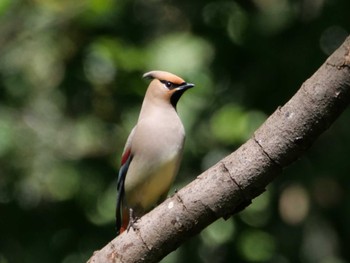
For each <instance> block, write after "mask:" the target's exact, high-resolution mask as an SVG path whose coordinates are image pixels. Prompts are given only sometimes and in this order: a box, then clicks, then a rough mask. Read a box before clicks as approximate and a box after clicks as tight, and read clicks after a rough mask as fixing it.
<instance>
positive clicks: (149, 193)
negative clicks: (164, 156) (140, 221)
mask: <svg viewBox="0 0 350 263" xmlns="http://www.w3.org/2000/svg"><path fill="white" fill-rule="evenodd" d="M177 164H178V156H176V157H175V158H173V159H172V160H170V161H168V162H165V163H164V164H162V165H161V166H160V167H158V169H156V171H153V172H152V171H150V172H148V173H147V171H144V170H141V169H137V168H138V167H135V169H133V167H130V168H131V169H130V168H129V171H128V174H127V176H126V181H125V196H126V204H127V206H128V207H129V208H133V209H134V210H135V211H136V214H139V213H141V214H143V213H145V212H147V211H149V210H150V209H152V207H153V206H155V205H156V204H157V203H158V202H160V201H162V200H160V199H162V198H165V196H166V194H167V192H168V191H169V188H170V186H171V184H172V182H173V180H174V177H175V175H176V173H177Z"/></svg>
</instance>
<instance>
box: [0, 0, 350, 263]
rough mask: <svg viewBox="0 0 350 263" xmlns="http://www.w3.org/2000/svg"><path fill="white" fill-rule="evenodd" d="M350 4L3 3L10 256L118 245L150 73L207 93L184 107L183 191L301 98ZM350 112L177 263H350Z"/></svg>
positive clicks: (4, 174) (1, 244) (0, 24)
mask: <svg viewBox="0 0 350 263" xmlns="http://www.w3.org/2000/svg"><path fill="white" fill-rule="evenodd" d="M349 10H350V2H349V1H348V0H237V1H209V0H203V1H184V0H180V1H161V0H149V1H146V0H134V1H132V0H124V1H112V0H81V1H69V0H60V1H57V0H56V1H55V0H27V1H24V0H23V1H21V0H1V1H0V36H1V37H0V58H1V59H0V263H7V262H21V263H23V262H63V263H72V262H85V261H86V260H87V259H88V258H89V257H90V256H91V255H92V253H93V251H94V250H97V249H99V248H101V247H102V246H103V245H105V244H106V243H107V242H108V241H109V240H111V239H112V238H113V237H114V235H115V229H114V208H115V199H116V174H117V170H118V164H119V160H120V159H119V158H120V155H121V152H122V149H123V146H124V142H125V140H126V137H127V135H128V133H129V131H130V130H131V128H132V126H133V125H134V124H135V121H136V118H137V115H138V112H139V109H140V105H141V102H142V99H143V95H144V92H145V89H146V87H147V85H148V83H147V81H145V80H143V79H142V78H141V76H142V74H143V73H144V72H147V71H148V70H153V69H161V70H167V71H171V72H173V73H176V74H178V75H180V76H182V77H183V78H185V79H186V80H187V81H189V82H194V83H195V84H196V88H195V89H192V90H190V91H188V92H187V93H186V94H185V95H184V96H183V98H182V99H181V101H180V102H179V105H178V110H179V114H180V115H181V118H182V119H183V121H184V124H185V127H186V130H187V141H186V149H185V154H184V160H183V163H182V166H181V169H180V174H179V176H178V178H177V181H176V183H175V185H174V189H175V188H181V187H182V186H183V185H185V184H186V183H188V182H189V181H191V180H193V179H194V178H195V176H196V175H198V174H200V173H201V171H204V170H205V169H206V168H208V167H210V166H211V165H212V164H214V163H215V162H217V161H218V160H220V159H221V158H222V157H224V156H225V155H227V154H228V153H230V152H231V151H233V150H234V149H236V148H237V147H239V145H240V144H242V143H243V142H244V141H245V140H246V139H248V138H249V137H250V136H251V134H252V132H253V131H254V130H255V129H256V128H257V127H258V126H259V125H260V124H261V123H262V122H263V121H264V120H265V119H266V117H267V116H268V115H269V114H271V113H272V112H273V111H274V110H275V109H276V108H277V107H278V106H279V105H283V104H284V103H285V102H286V101H287V100H288V98H290V97H291V96H292V95H293V94H294V93H295V92H296V90H297V89H298V88H299V86H300V85H301V84H302V82H303V81H304V80H306V79H307V78H308V77H309V76H310V75H311V74H312V73H313V72H314V71H315V70H316V69H317V68H318V67H319V66H320V65H321V64H322V63H323V61H324V60H325V59H326V58H327V56H328V55H329V54H330V53H331V52H332V51H333V50H334V49H335V48H336V47H337V46H338V45H339V44H340V43H341V42H342V41H343V40H344V39H345V37H346V36H347V34H348V33H349V29H350V16H349ZM349 117H350V112H349V110H347V111H346V112H345V113H344V114H343V115H342V117H341V118H340V119H339V120H338V121H337V122H336V123H335V124H334V125H333V126H332V128H331V129H330V130H329V131H328V132H327V133H326V134H324V135H322V137H321V138H320V139H319V140H318V141H317V143H316V144H315V145H314V146H313V147H312V149H311V150H310V151H309V152H308V153H307V154H306V155H305V156H303V158H302V159H301V160H299V161H297V162H296V163H295V164H293V165H292V166H291V167H289V168H288V169H286V170H285V172H284V173H283V175H281V176H280V177H279V178H278V179H277V180H276V181H275V182H274V183H273V184H272V185H270V186H269V188H268V189H267V191H266V192H265V193H264V194H263V195H262V196H260V197H258V198H257V199H255V200H254V202H253V204H252V205H251V206H249V207H248V208H247V209H246V210H245V211H243V212H242V213H240V214H239V215H236V216H234V217H233V218H230V219H229V220H227V221H224V220H219V221H218V222H216V223H214V224H213V225H211V226H209V227H208V228H207V229H205V230H204V231H203V232H202V233H200V234H199V235H198V236H196V237H194V238H193V239H191V240H190V241H188V242H187V243H186V244H184V245H183V246H182V247H181V248H179V249H178V250H176V251H175V252H173V253H172V254H170V255H169V256H167V257H166V258H165V259H164V260H163V261H162V262H166V263H172V262H198V263H199V262H219V263H220V262H282V263H288V262H307V263H308V262H310V263H313V262H321V263H343V262H350V252H349V249H348V248H349V243H350V224H349V222H350V205H349V204H350V191H349V190H350V185H349V175H350V174H349V173H350V162H349V155H350V151H349V148H350V139H349V134H350V122H349ZM172 192H173V190H172Z"/></svg>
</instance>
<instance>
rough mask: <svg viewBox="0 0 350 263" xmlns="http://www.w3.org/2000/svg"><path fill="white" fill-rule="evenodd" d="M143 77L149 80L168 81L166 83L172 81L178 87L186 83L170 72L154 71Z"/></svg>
mask: <svg viewBox="0 0 350 263" xmlns="http://www.w3.org/2000/svg"><path fill="white" fill-rule="evenodd" d="M143 77H144V78H147V79H159V80H166V81H170V82H171V83H174V84H177V85H180V84H182V83H184V82H185V81H184V80H183V79H182V78H180V77H178V76H176V75H174V74H172V73H170V72H166V71H160V70H154V71H150V72H147V73H145V74H143Z"/></svg>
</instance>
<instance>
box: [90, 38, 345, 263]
mask: <svg viewBox="0 0 350 263" xmlns="http://www.w3.org/2000/svg"><path fill="white" fill-rule="evenodd" d="M349 102H350V37H348V38H347V39H346V40H345V42H344V43H343V45H342V46H341V47H340V48H338V50H336V51H335V52H334V53H333V54H332V55H331V56H330V57H329V58H328V59H327V61H326V62H325V63H324V64H323V65H322V66H321V67H320V68H319V69H318V70H317V72H316V73H315V74H314V75H313V76H312V77H311V78H309V79H308V80H307V81H306V82H305V83H304V84H303V85H302V86H301V88H300V89H299V91H298V92H297V93H296V94H295V95H294V96H293V97H292V98H291V99H290V100H289V101H288V102H287V103H286V104H285V105H284V106H283V107H278V109H277V110H276V111H275V112H274V113H273V114H272V115H271V116H270V117H269V118H268V119H267V120H266V122H265V123H264V124H263V125H262V126H261V127H260V128H259V129H258V130H257V131H256V132H255V133H254V135H253V137H252V138H251V139H250V140H249V141H247V142H246V143H245V144H243V145H242V146H241V147H240V148H239V149H238V150H237V151H235V152H234V153H232V154H230V155H229V156H227V157H226V158H224V159H223V160H221V161H220V162H218V163H217V164H216V165H214V166H213V167H211V168H210V169H208V170H207V171H205V172H203V173H202V174H201V175H199V176H198V177H197V178H196V179H195V180H194V181H193V182H191V183H190V184H189V185H187V186H186V187H184V188H183V189H181V190H180V191H178V192H177V193H175V195H174V196H172V197H171V198H168V199H167V200H166V201H164V202H163V203H162V204H161V205H159V206H158V207H156V208H155V209H154V210H152V211H151V212H150V213H148V214H146V215H145V216H143V217H142V218H141V219H140V221H138V223H137V226H138V227H139V229H138V230H136V231H133V230H130V231H129V232H128V233H126V232H124V233H123V234H122V235H120V236H119V237H117V238H115V239H114V240H112V241H111V242H110V243H109V244H107V245H106V246H105V247H104V248H103V249H101V250H100V251H98V252H95V253H94V255H93V256H92V257H91V258H90V260H89V262H91V263H102V262H104V263H105V262H158V261H159V260H160V259H162V258H163V257H164V256H165V255H167V254H168V253H170V252H171V251H173V250H175V249H176V248H177V247H179V245H180V244H182V243H183V242H184V241H185V240H187V239H188V238H189V237H191V236H193V235H195V234H196V233H198V232H200V231H201V230H202V229H204V228H205V227H206V226H208V225H209V224H211V223H212V222H213V221H215V220H217V219H218V218H220V217H224V218H227V217H229V216H230V215H232V214H235V213H237V212H238V211H241V210H242V209H243V208H245V207H246V206H247V205H248V204H249V203H250V202H251V200H252V199H253V198H254V197H256V196H258V195H260V194H261V193H262V192H263V191H264V190H265V187H266V186H267V185H268V184H269V183H270V182H271V181H272V180H273V179H274V178H275V177H276V176H277V175H278V174H280V173H281V171H282V169H283V168H284V167H286V166H288V165H289V164H290V163H292V162H293V161H294V160H296V159H297V158H299V157H300V156H301V155H302V154H303V153H304V152H305V151H306V149H308V148H309V147H310V146H311V144H312V143H313V142H314V141H315V140H316V138H317V137H318V136H319V135H320V134H321V133H322V132H324V131H325V130H326V129H327V128H328V127H329V126H330V125H331V124H332V123H333V122H334V121H335V120H336V118H337V117H338V116H339V114H340V113H341V112H342V111H343V110H344V109H345V108H346V106H347V105H348V104H349Z"/></svg>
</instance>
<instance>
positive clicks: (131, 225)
mask: <svg viewBox="0 0 350 263" xmlns="http://www.w3.org/2000/svg"><path fill="white" fill-rule="evenodd" d="M138 220H139V218H138V217H136V216H134V210H132V208H130V209H129V223H128V227H127V228H126V231H127V232H129V230H130V228H132V229H133V230H134V231H136V230H138V229H139V228H138V227H137V225H136V223H137V221H138Z"/></svg>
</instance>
